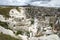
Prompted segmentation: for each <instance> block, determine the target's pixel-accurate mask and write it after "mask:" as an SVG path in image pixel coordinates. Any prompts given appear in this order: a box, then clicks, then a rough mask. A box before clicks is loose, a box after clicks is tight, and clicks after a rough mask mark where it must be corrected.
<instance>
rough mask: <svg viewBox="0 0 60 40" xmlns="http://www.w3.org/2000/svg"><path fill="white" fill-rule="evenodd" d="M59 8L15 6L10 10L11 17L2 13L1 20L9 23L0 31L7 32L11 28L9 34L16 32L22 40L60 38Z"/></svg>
mask: <svg viewBox="0 0 60 40" xmlns="http://www.w3.org/2000/svg"><path fill="white" fill-rule="evenodd" d="M57 10H58V9H54V8H44V7H18V8H17V9H16V8H13V9H11V10H10V11H9V16H10V17H9V18H5V17H4V16H3V15H0V16H1V17H0V18H1V19H2V20H1V19H0V21H2V22H6V23H7V24H8V28H7V29H6V30H5V28H2V27H1V28H0V29H1V30H0V31H1V32H3V33H4V34H7V33H6V32H8V31H9V30H10V31H9V32H8V35H10V33H11V35H12V34H14V35H15V36H17V37H18V38H20V37H21V38H22V40H25V39H26V40H59V37H58V36H57V35H59V34H60V33H59V32H60V29H59V28H60V25H59V24H60V16H59V15H60V14H59V13H60V12H57ZM58 14H59V15H58ZM2 25H3V24H2ZM2 29H4V31H3V30H2ZM8 29H9V30H8ZM5 31H6V32H5Z"/></svg>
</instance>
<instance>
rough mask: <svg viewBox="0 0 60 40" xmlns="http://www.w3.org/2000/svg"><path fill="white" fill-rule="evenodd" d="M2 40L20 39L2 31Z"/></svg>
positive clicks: (0, 37)
mask: <svg viewBox="0 0 60 40" xmlns="http://www.w3.org/2000/svg"><path fill="white" fill-rule="evenodd" d="M0 40H18V39H16V38H14V37H11V36H10V35H5V34H2V33H0Z"/></svg>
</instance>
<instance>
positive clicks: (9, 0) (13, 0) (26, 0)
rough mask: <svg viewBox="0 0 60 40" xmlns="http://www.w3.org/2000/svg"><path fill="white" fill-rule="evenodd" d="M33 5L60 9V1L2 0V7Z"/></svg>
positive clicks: (0, 3) (0, 1) (0, 0)
mask: <svg viewBox="0 0 60 40" xmlns="http://www.w3.org/2000/svg"><path fill="white" fill-rule="evenodd" d="M28 4H30V5H33V6H48V7H60V0H0V5H17V6H21V5H28Z"/></svg>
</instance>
